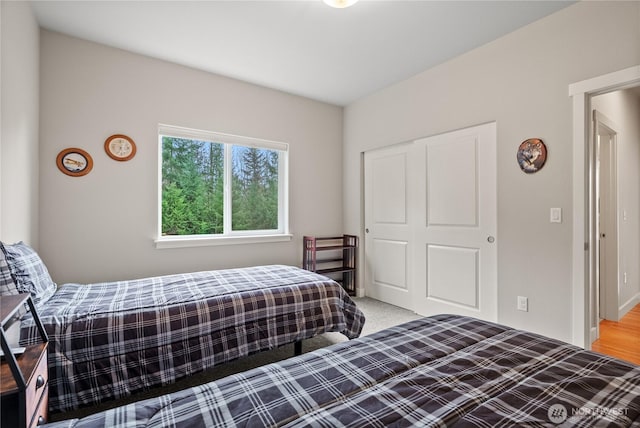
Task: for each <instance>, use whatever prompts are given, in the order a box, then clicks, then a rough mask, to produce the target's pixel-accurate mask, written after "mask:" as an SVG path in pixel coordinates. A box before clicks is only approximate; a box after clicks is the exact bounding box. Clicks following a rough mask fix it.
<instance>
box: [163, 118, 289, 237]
mask: <svg viewBox="0 0 640 428" xmlns="http://www.w3.org/2000/svg"><path fill="white" fill-rule="evenodd" d="M163 136H169V137H176V138H184V139H190V140H198V141H207V142H212V143H219V144H224V167H223V169H224V172H223V174H224V194H223V199H224V203H223V207H224V208H223V213H224V214H223V233H221V234H208V235H165V236H163V235H162V162H163V156H162V155H163V151H162V137H163ZM233 146H242V147H250V148H258V149H268V150H277V151H278V152H279V155H278V228H277V229H269V230H238V231H234V230H232V204H231V200H232V192H231V185H232V174H233V168H232V155H233V153H232V152H233V150H232V149H231V148H232V147H233ZM157 191H158V199H157V202H158V209H157V212H158V217H157V232H156V239H155V245H156V248H159V249H162V248H182V247H201V246H212V245H230V244H254V243H261V242H282V241H290V240H291V238H292V235H291V234H290V232H289V144H287V143H282V142H278V141H270V140H263V139H260V138H252V137H242V136H238V135H231V134H223V133H219V132H212V131H204V130H199V129H191V128H183V127H179V126H173V125H165V124H160V125H158V186H157Z"/></svg>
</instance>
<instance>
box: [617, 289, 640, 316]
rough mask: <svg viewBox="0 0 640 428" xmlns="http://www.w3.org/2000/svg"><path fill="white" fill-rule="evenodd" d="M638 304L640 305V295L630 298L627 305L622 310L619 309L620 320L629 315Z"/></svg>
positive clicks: (621, 307)
mask: <svg viewBox="0 0 640 428" xmlns="http://www.w3.org/2000/svg"><path fill="white" fill-rule="evenodd" d="M638 303H640V293H637V294H636V295H635V296H633V297H632V298H630V299H629V300H628V301H627V302H626V303H624V304H623V305H622V306H620V308H618V314H619V316H618V319H621V318H622V317H623V316H625V315H626V314H627V312H629V311H630V310H631V309H633V308H634V307H635V306H636V305H637V304H638Z"/></svg>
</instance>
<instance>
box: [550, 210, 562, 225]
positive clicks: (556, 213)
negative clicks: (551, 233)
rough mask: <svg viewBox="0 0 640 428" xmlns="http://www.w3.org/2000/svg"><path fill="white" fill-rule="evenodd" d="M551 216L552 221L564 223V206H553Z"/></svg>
mask: <svg viewBox="0 0 640 428" xmlns="http://www.w3.org/2000/svg"><path fill="white" fill-rule="evenodd" d="M549 217H550V218H549V221H551V223H562V208H551V212H550V215H549Z"/></svg>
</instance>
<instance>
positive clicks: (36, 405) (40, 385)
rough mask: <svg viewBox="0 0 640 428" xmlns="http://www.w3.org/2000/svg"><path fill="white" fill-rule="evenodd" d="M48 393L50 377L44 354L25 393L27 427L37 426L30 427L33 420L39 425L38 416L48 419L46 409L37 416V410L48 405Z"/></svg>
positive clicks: (45, 354) (44, 353)
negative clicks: (43, 405)
mask: <svg viewBox="0 0 640 428" xmlns="http://www.w3.org/2000/svg"><path fill="white" fill-rule="evenodd" d="M48 391H49V376H48V367H47V353H46V352H43V353H42V355H41V356H40V361H38V364H37V366H36V369H35V371H34V372H33V375H32V376H31V379H29V381H28V383H27V389H26V391H25V399H26V407H27V425H28V426H31V425H33V426H35V423H33V424H31V425H29V422H30V421H31V420H32V418H35V421H36V423H37V420H38V416H43V417H44V418H45V419H46V417H47V413H46V407H45V409H44V410H45V413H41V414H39V415H37V414H35V413H36V411H37V410H40V409H41V407H42V402H45V403H47V404H48V402H49V400H48V398H49V397H48ZM45 406H46V404H45ZM34 415H35V416H34Z"/></svg>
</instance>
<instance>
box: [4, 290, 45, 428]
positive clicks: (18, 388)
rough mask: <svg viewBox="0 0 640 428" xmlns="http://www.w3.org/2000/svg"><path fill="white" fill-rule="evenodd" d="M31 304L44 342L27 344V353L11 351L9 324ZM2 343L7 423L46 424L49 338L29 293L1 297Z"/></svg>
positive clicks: (9, 425) (20, 425) (5, 421)
mask: <svg viewBox="0 0 640 428" xmlns="http://www.w3.org/2000/svg"><path fill="white" fill-rule="evenodd" d="M25 302H26V303H27V304H28V305H29V309H30V310H31V314H32V316H33V318H34V321H35V322H36V325H37V326H38V331H39V333H40V337H41V339H42V342H41V343H37V344H34V345H29V346H26V347H25V348H26V349H25V351H24V353H22V354H20V355H17V356H16V355H14V354H12V353H11V350H10V348H9V344H8V343H7V339H6V335H5V324H7V323H8V322H9V321H10V320H11V318H12V317H13V316H14V315H15V314H16V313H17V312H18V310H20V308H21V307H22V306H23V304H24V303H25ZM0 322H1V324H0V339H1V342H0V345H2V351H3V352H4V357H3V358H2V363H1V367H0V399H1V402H0V409H2V416H1V422H0V425H1V426H3V427H17V428H23V427H25V428H26V427H28V428H31V427H35V426H37V425H41V424H44V423H45V422H46V421H47V416H48V409H47V407H48V404H49V382H48V379H49V376H48V367H47V345H48V344H49V338H48V337H47V333H46V331H45V330H44V327H43V325H42V322H41V321H40V318H38V314H37V312H36V308H35V306H34V304H33V301H32V300H31V296H30V295H29V293H24V294H18V295H13V296H3V297H2V300H1V301H0Z"/></svg>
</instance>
